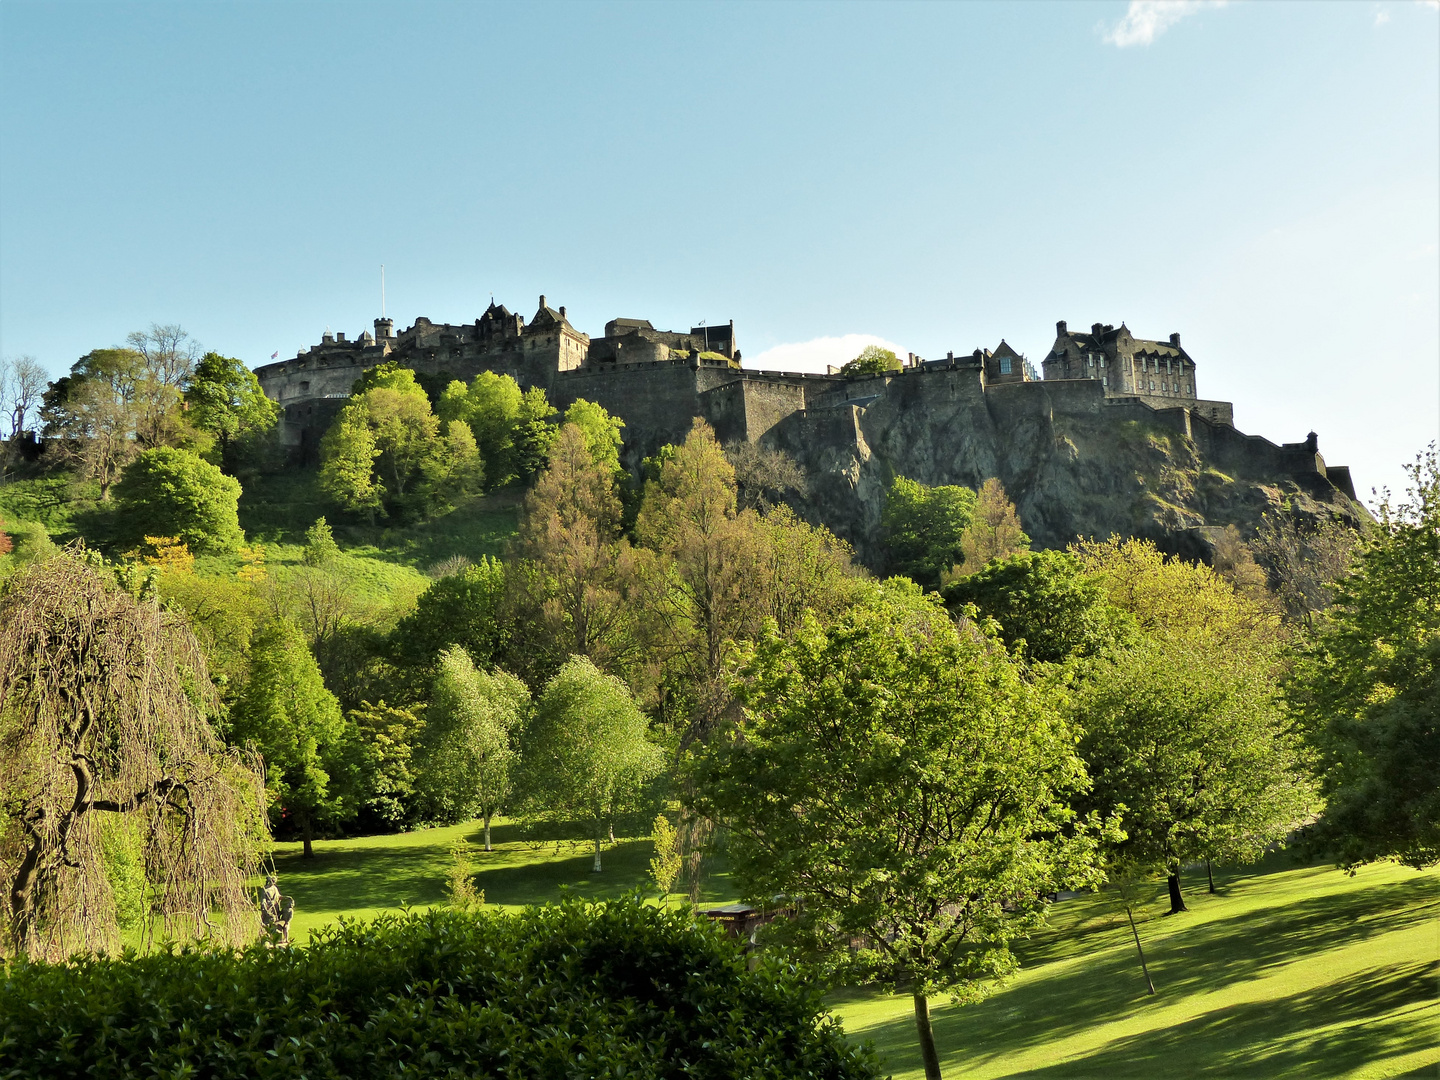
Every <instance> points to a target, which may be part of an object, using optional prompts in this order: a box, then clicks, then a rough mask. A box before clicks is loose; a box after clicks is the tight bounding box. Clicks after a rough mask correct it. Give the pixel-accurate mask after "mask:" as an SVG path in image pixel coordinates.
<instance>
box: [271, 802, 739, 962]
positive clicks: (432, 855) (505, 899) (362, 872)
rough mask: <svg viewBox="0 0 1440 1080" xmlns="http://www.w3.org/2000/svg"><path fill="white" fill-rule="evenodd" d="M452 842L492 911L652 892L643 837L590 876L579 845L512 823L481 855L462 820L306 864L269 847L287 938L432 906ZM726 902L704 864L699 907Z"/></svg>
mask: <svg viewBox="0 0 1440 1080" xmlns="http://www.w3.org/2000/svg"><path fill="white" fill-rule="evenodd" d="M461 837H464V838H465V839H467V840H469V841H470V843H471V845H472V855H473V862H474V865H475V868H476V871H477V874H476V878H475V885H476V887H477V888H480V889H483V890H485V901H486V903H487V904H491V905H494V906H496V907H502V908H520V907H524V906H525V905H526V904H537V903H545V902H546V901H550V900H558V899H560V897H561V895H562V892H561V890H562V889H569V890H572V895H578V896H586V897H594V898H595V899H604V898H606V897H613V896H620V895H622V894H623V893H625V892H627V891H629V890H631V889H634V888H637V887H638V888H643V889H644V890H645V891H646V893H647V895H651V896H653V895H654V886H653V885H652V884H651V883H650V876H649V875H650V856H651V855H652V854H653V851H652V849H651V845H650V841H649V840H648V839H645V840H635V839H627V838H623V837H622V838H620V839H618V841H617V843H616V844H615V845H614V846H613V847H607V848H606V850H605V851H604V853H603V856H602V859H601V863H602V866H603V867H604V869H603V870H602V871H601V872H600V873H598V874H595V873H592V872H591V865H592V861H593V856H592V853H591V851H590V848H589V846H588V845H584V846H581V845H575V844H570V843H568V842H567V843H565V844H563V845H557V844H556V843H555V842H554V841H551V842H548V843H543V844H541V843H534V842H531V841H528V840H524V839H521V836H520V827H519V826H518V825H515V824H512V823H510V822H507V821H504V820H503V819H497V821H496V822H494V823H492V824H491V828H490V837H491V841H492V843H493V846H494V848H495V850H494V851H492V852H486V851H484V850H483V847H482V845H483V842H484V836H483V834H482V831H481V829H480V825H479V823H478V822H468V823H466V824H464V825H453V826H451V827H449V828H443V829H422V830H419V831H416V832H409V833H398V834H396V835H393V836H367V837H360V838H357V839H354V840H322V841H317V842H316V843H315V845H314V848H315V857H314V858H311V859H306V858H303V857H302V855H301V846H300V844H299V843H298V842H296V843H288V844H276V845H275V856H274V858H275V869H276V872H277V873H278V874H279V875H280V888H281V891H283V892H285V893H287V894H288V895H290V896H293V897H295V918H294V921H293V922H292V924H291V930H292V935H291V936H292V937H293V938H294V939H295V940H296V941H303V940H304V939H305V938H306V936H308V934H309V932H310V930H311V929H313V928H314V927H317V926H323V925H324V924H326V923H329V922H332V921H334V920H335V919H336V918H337V917H339V916H341V915H345V916H350V917H360V918H369V917H372V916H374V915H378V914H380V913H381V912H382V911H393V910H397V909H399V908H402V907H405V906H407V905H408V906H410V907H415V908H420V907H429V906H431V905H433V904H438V903H441V902H442V901H443V900H444V899H445V877H446V874H447V873H448V872H449V869H450V866H451V857H450V847H451V845H453V844H454V843H455V841H456V840H458V839H459V838H461ZM735 898H736V897H735V895H734V893H733V892H732V891H731V890H730V885H729V878H728V875H727V873H726V871H725V869H724V867H723V866H717V867H714V868H709V867H708V866H707V869H706V872H705V874H704V876H703V877H702V889H701V902H702V904H707V905H708V904H724V903H729V902H731V901H733V900H735Z"/></svg>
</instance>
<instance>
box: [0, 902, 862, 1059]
mask: <svg viewBox="0 0 1440 1080" xmlns="http://www.w3.org/2000/svg"><path fill="white" fill-rule="evenodd" d="M878 1075H879V1073H878V1071H877V1069H876V1067H875V1064H874V1060H873V1058H872V1057H871V1055H870V1054H869V1052H868V1051H865V1050H858V1049H856V1048H854V1047H851V1046H849V1045H848V1044H847V1043H846V1041H845V1038H844V1034H843V1032H842V1031H841V1029H840V1026H839V1024H838V1023H837V1022H836V1021H834V1020H833V1019H831V1018H830V1017H829V1016H828V1015H825V1014H824V1013H823V1012H822V1011H821V1005H820V1002H819V999H818V996H817V994H816V992H815V991H814V990H813V989H812V988H810V987H808V986H807V985H806V984H805V983H804V982H803V981H802V979H801V978H800V976H799V975H798V973H797V972H796V971H794V970H793V969H791V968H787V967H783V966H781V965H779V964H777V963H775V962H772V961H765V962H763V963H762V964H761V966H760V967H759V968H758V969H757V970H755V971H748V970H747V965H746V958H745V956H744V954H743V953H741V952H740V951H739V950H738V949H737V948H736V947H735V946H734V944H732V943H731V942H730V941H728V940H727V939H725V938H724V937H723V935H722V934H721V933H720V931H718V930H717V929H716V928H715V927H713V926H709V925H705V924H704V922H703V921H701V920H697V919H695V918H694V917H693V916H691V915H690V914H688V913H686V912H682V911H673V912H667V911H662V910H660V909H658V908H653V907H644V906H642V905H641V904H640V903H639V901H638V900H637V899H636V898H634V897H630V898H627V899H624V900H620V901H614V902H610V903H604V904H589V903H584V902H581V901H573V900H572V901H567V902H565V903H563V904H558V905H554V906H548V907H541V908H531V909H528V910H526V911H525V912H523V913H521V914H519V915H503V914H491V913H485V914H481V915H461V914H457V913H454V912H451V911H447V910H438V909H437V910H432V911H427V912H425V913H423V914H410V915H404V916H398V915H397V916H385V917H382V918H379V919H377V920H375V921H374V922H371V923H345V924H344V925H342V926H340V927H338V928H334V929H330V930H327V931H322V932H320V933H318V934H317V935H316V936H315V937H314V938H312V943H311V944H310V945H309V946H307V947H305V948H294V949H290V948H285V949H267V948H265V947H263V946H254V947H251V948H249V949H247V950H244V951H243V952H229V953H227V952H203V951H199V950H177V951H175V952H173V953H165V954H158V955H150V956H125V957H122V958H117V959H102V958H85V959H80V960H76V961H73V962H71V963H68V964H61V965H47V964H31V963H26V962H18V963H14V964H12V965H11V966H10V968H9V970H8V971H7V972H6V978H5V982H4V984H3V987H0V1076H3V1077H6V1078H9V1077H27V1078H30V1077H34V1078H40V1077H52V1076H53V1077H62V1076H63V1077H81V1076H83V1077H122V1076H123V1077H181V1076H184V1077H192V1078H196V1080H199V1078H229V1077H236V1078H239V1077H246V1078H259V1077H287V1078H289V1077H308V1078H311V1080H319V1078H322V1077H323V1078H329V1077H337V1078H338V1077H354V1078H357V1080H359V1078H366V1077H387V1078H388V1077H395V1078H400V1077H416V1078H419V1077H427V1078H428V1077H456V1078H458V1077H497V1078H498V1077H505V1078H516V1080H518V1078H522V1077H523V1078H530V1077H535V1078H541V1077H544V1078H550V1077H554V1078H556V1080H559V1078H561V1077H565V1078H572V1077H573V1078H581V1077H586V1078H590V1077H635V1078H637V1080H639V1078H648V1077H656V1078H658V1077H687V1078H713V1080H736V1078H741V1077H756V1078H759V1077H765V1078H772V1077H773V1078H777V1080H778V1078H781V1077H784V1078H796V1077H814V1078H822V1077H833V1078H836V1080H840V1078H851V1077H875V1076H878Z"/></svg>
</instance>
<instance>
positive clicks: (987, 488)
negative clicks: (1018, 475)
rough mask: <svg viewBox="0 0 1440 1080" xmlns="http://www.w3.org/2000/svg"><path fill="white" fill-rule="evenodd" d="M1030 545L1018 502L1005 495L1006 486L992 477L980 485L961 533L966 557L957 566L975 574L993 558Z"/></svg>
mask: <svg viewBox="0 0 1440 1080" xmlns="http://www.w3.org/2000/svg"><path fill="white" fill-rule="evenodd" d="M1029 546H1030V537H1028V536H1026V535H1025V530H1024V529H1022V528H1021V527H1020V515H1019V514H1018V513H1016V511H1015V504H1014V503H1012V502H1011V501H1010V500H1009V498H1007V497H1006V495H1005V486H1004V485H1003V484H1001V483H1000V481H999V480H998V479H997V478H996V477H993V476H992V477H991V478H990V479H989V480H986V481H985V483H984V484H982V485H981V486H980V491H979V492H978V493H977V494H976V496H975V508H974V510H973V511H972V512H971V517H970V524H969V525H967V526H965V531H964V532H963V533H961V534H960V550H961V552H962V553H963V554H964V560H963V561H962V562H961V564H960V566H959V567H958V568H957V570H958V573H960V574H973V573H976V572H977V571H979V570H981V569H983V568H984V567H986V566H988V565H989V563H990V561H991V560H992V559H1004V558H1007V557H1009V556H1011V555H1014V554H1015V553H1016V552H1018V551H1024V550H1025V549H1026V548H1028V547H1029Z"/></svg>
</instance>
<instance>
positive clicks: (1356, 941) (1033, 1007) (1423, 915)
mask: <svg viewBox="0 0 1440 1080" xmlns="http://www.w3.org/2000/svg"><path fill="white" fill-rule="evenodd" d="M1186 884H1187V887H1188V895H1187V904H1188V905H1189V907H1190V908H1191V911H1190V912H1189V913H1188V914H1183V915H1179V916H1174V917H1161V913H1162V912H1164V911H1166V910H1168V903H1167V902H1166V901H1165V898H1164V895H1163V893H1164V889H1163V887H1157V888H1156V889H1155V890H1154V893H1153V895H1152V896H1151V897H1149V898H1148V900H1147V902H1146V903H1145V905H1144V918H1145V920H1146V921H1144V922H1143V923H1142V924H1141V929H1140V934H1141V940H1142V943H1143V944H1144V945H1145V950H1146V959H1147V960H1148V962H1149V964H1150V972H1151V975H1152V976H1153V978H1154V980H1155V987H1156V990H1157V995H1156V996H1155V997H1153V998H1152V997H1150V996H1149V995H1148V994H1147V993H1146V990H1145V983H1144V981H1143V977H1142V975H1141V973H1140V969H1139V964H1138V962H1137V960H1136V955H1135V945H1134V942H1133V939H1132V938H1131V936H1130V931H1129V927H1128V926H1127V925H1126V923H1125V916H1124V912H1123V910H1122V909H1117V908H1115V907H1113V906H1112V905H1111V904H1110V903H1108V902H1105V901H1102V900H1098V899H1097V898H1089V897H1087V898H1082V899H1079V900H1074V901H1067V902H1065V903H1063V904H1060V905H1058V906H1057V908H1056V910H1055V918H1054V928H1053V929H1052V930H1051V931H1050V932H1048V933H1047V934H1046V935H1045V936H1044V937H1043V938H1039V939H1037V940H1035V941H1033V942H1030V943H1028V946H1029V947H1028V948H1027V949H1026V955H1025V956H1024V957H1023V960H1024V964H1025V966H1024V967H1023V968H1022V970H1021V973H1020V974H1019V975H1018V976H1017V978H1016V979H1015V981H1014V982H1013V983H1012V984H1010V985H1009V986H1008V987H1007V988H1006V989H1004V990H1002V991H1001V992H999V993H998V994H996V995H995V996H994V997H992V998H990V999H989V1000H987V1001H985V1002H983V1003H981V1004H979V1005H971V1006H964V1007H961V1006H954V1005H949V1004H942V1005H940V1006H939V1007H938V1008H936V1007H934V1005H935V1004H936V1003H932V1014H931V1015H932V1017H933V1020H934V1027H935V1037H936V1042H937V1044H938V1046H939V1048H940V1051H941V1054H942V1060H943V1062H944V1066H945V1073H946V1075H947V1076H951V1075H954V1076H965V1077H974V1078H977V1080H978V1078H984V1077H1014V1076H1036V1077H1051V1076H1054V1077H1106V1078H1108V1077H1127V1076H1135V1077H1163V1076H1186V1077H1190V1076H1225V1077H1240V1076H1251V1077H1267V1078H1268V1077H1285V1076H1293V1077H1334V1076H1353V1077H1382V1076H1400V1075H1405V1074H1413V1075H1427V1076H1435V1075H1440V1068H1437V1067H1436V1066H1437V1063H1440V1001H1437V1000H1436V999H1437V993H1436V977H1437V974H1440V959H1437V958H1440V873H1437V872H1433V871H1432V872H1429V873H1424V874H1419V873H1416V872H1415V871H1413V870H1408V869H1404V868H1401V867H1395V866H1373V867H1367V868H1365V869H1362V870H1361V871H1360V872H1359V874H1357V875H1356V876H1355V877H1353V878H1351V877H1347V876H1345V875H1344V874H1341V873H1339V872H1338V871H1336V870H1334V869H1332V868H1330V867H1319V866H1317V867H1307V868H1303V869H1293V868H1286V867H1282V866H1280V865H1279V864H1276V865H1275V866H1270V867H1264V868H1261V869H1260V870H1254V871H1236V872H1233V873H1225V874H1217V876H1216V885H1217V887H1218V889H1219V894H1218V895H1216V896H1209V895H1207V894H1206V893H1205V892H1204V875H1203V872H1202V873H1201V874H1199V875H1192V876H1189V878H1188V880H1187V882H1186ZM835 1006H836V1009H837V1011H838V1012H839V1013H840V1014H841V1015H842V1016H843V1017H844V1019H845V1026H846V1029H847V1030H848V1031H850V1032H851V1034H852V1035H854V1036H855V1037H856V1038H870V1039H873V1040H874V1041H875V1043H876V1045H877V1046H878V1047H879V1048H880V1049H881V1050H882V1051H883V1052H884V1053H885V1054H886V1058H887V1061H888V1064H889V1067H890V1068H891V1069H893V1070H894V1073H895V1076H896V1078H897V1080H902V1078H903V1080H910V1078H919V1077H920V1076H922V1075H923V1073H922V1070H921V1068H920V1063H919V1057H918V1055H917V1054H916V1052H915V1049H914V1046H915V1028H914V1018H913V1013H912V1012H911V1002H910V999H909V998H908V997H891V996H876V995H873V994H850V995H844V996H840V997H838V998H837V1000H836V1002H835Z"/></svg>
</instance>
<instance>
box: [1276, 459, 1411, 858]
mask: <svg viewBox="0 0 1440 1080" xmlns="http://www.w3.org/2000/svg"><path fill="white" fill-rule="evenodd" d="M1407 472H1408V473H1409V476H1410V480H1411V485H1410V487H1409V488H1408V489H1407V491H1406V498H1405V499H1404V501H1402V502H1399V503H1398V504H1396V503H1394V502H1392V500H1391V496H1390V493H1389V492H1388V491H1387V492H1385V494H1384V496H1383V497H1382V499H1381V502H1380V506H1379V508H1378V517H1379V528H1377V529H1375V530H1374V531H1373V532H1371V533H1370V534H1369V535H1367V536H1366V537H1365V538H1364V539H1363V540H1361V542H1360V544H1359V546H1358V547H1357V549H1356V551H1355V559H1354V564H1353V568H1352V569H1351V570H1350V572H1349V573H1348V574H1346V575H1345V576H1344V577H1342V578H1341V579H1340V580H1339V581H1338V582H1337V583H1336V585H1335V588H1334V602H1333V603H1332V604H1331V605H1330V607H1329V609H1328V610H1327V611H1326V612H1325V613H1324V615H1323V616H1322V617H1321V618H1320V619H1319V621H1318V627H1317V630H1316V632H1315V634H1314V635H1313V637H1311V638H1310V639H1309V640H1308V641H1307V642H1306V643H1305V644H1304V646H1303V648H1302V650H1301V655H1300V659H1299V663H1298V664H1297V665H1296V670H1295V674H1294V678H1293V680H1292V682H1291V684H1290V686H1289V687H1288V696H1289V699H1290V701H1291V702H1292V704H1293V705H1294V707H1295V708H1296V710H1297V711H1298V712H1299V714H1300V716H1301V718H1302V720H1303V722H1304V724H1305V727H1306V730H1307V732H1308V733H1309V736H1310V738H1311V740H1312V742H1313V743H1314V745H1315V746H1316V747H1317V748H1318V749H1319V751H1320V753H1321V759H1322V764H1323V774H1322V790H1323V791H1324V793H1325V796H1326V800H1327V804H1326V808H1325V814H1324V816H1323V817H1322V818H1321V820H1320V821H1319V822H1318V824H1317V826H1316V827H1315V829H1314V830H1312V837H1311V839H1312V841H1313V842H1314V843H1315V844H1316V845H1317V846H1319V847H1320V848H1322V849H1323V850H1326V851H1328V852H1329V853H1330V854H1332V855H1334V856H1335V857H1336V858H1338V860H1339V861H1340V863H1341V865H1343V866H1346V867H1354V866H1356V865H1358V864H1360V863H1364V862H1369V861H1371V860H1374V859H1386V858H1389V859H1396V860H1399V861H1400V862H1403V863H1406V864H1408V865H1410V866H1415V867H1423V866H1432V865H1434V864H1435V863H1436V862H1440V707H1437V706H1440V459H1437V456H1436V452H1435V448H1434V445H1433V444H1432V445H1431V447H1430V448H1429V450H1427V451H1426V453H1424V454H1422V455H1420V456H1419V457H1417V458H1416V460H1415V462H1414V464H1413V465H1411V466H1409V467H1408V469H1407Z"/></svg>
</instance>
